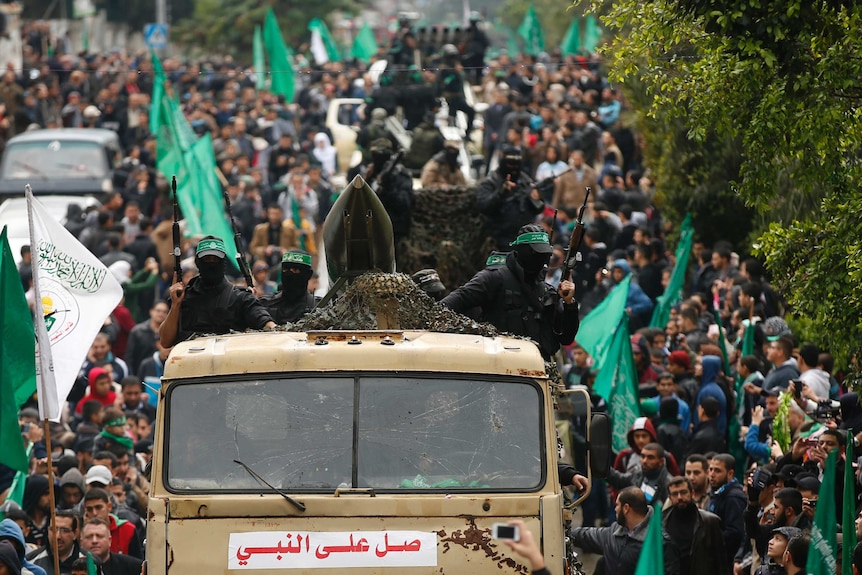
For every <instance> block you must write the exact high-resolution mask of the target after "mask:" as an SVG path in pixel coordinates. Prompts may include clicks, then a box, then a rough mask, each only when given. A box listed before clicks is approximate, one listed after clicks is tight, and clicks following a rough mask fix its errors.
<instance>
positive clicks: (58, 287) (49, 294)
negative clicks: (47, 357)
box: [39, 266, 81, 345]
mask: <svg viewBox="0 0 862 575" xmlns="http://www.w3.org/2000/svg"><path fill="white" fill-rule="evenodd" d="M40 267H41V266H40ZM39 281H40V285H39V287H40V292H41V294H40V295H41V296H42V315H43V316H44V317H45V329H47V330H48V337H49V338H50V340H51V344H52V345H53V344H55V343H57V342H58V341H60V340H61V339H63V338H64V337H66V336H67V335H69V334H70V333H72V332H74V331H75V326H76V325H78V322H79V321H80V319H81V310H80V308H79V307H78V302H77V300H75V296H73V295H72V293H71V292H69V290H68V289H66V288H65V286H63V284H61V283H60V282H58V281H57V280H55V279H54V278H52V277H50V276H46V277H43V278H40V280H39Z"/></svg>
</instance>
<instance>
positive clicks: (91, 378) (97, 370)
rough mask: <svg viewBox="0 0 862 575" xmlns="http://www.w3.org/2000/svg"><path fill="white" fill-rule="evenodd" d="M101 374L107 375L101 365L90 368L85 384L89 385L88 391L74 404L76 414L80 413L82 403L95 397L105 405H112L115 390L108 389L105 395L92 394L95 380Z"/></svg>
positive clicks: (82, 406)
mask: <svg viewBox="0 0 862 575" xmlns="http://www.w3.org/2000/svg"><path fill="white" fill-rule="evenodd" d="M102 375H108V372H107V370H105V369H102V368H101V367H93V368H91V369H90V372H89V373H88V374H87V384H88V385H89V386H90V393H88V394H87V395H85V396H84V397H82V398H81V400H80V401H79V402H78V404H77V405H76V406H75V413H76V414H78V415H81V411H82V410H83V409H84V404H85V403H86V402H88V401H90V400H93V399H95V400H96V401H98V402H99V403H101V404H102V405H103V406H105V407H111V406H112V405H114V402H115V401H116V400H117V392H115V391H114V390H113V389H109V390H108V393H107V395H105V396H98V395H94V394H93V389H94V388H95V385H96V380H97V379H98V378H99V377H100V376H102Z"/></svg>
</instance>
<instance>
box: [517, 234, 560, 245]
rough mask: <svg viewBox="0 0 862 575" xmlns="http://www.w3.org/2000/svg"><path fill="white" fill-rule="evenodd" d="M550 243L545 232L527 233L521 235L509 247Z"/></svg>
mask: <svg viewBox="0 0 862 575" xmlns="http://www.w3.org/2000/svg"><path fill="white" fill-rule="evenodd" d="M550 243H551V241H550V239H548V234H547V232H529V233H526V234H521V235H520V236H518V237H517V239H515V241H514V242H512V243H510V244H509V245H510V246H517V245H520V244H550Z"/></svg>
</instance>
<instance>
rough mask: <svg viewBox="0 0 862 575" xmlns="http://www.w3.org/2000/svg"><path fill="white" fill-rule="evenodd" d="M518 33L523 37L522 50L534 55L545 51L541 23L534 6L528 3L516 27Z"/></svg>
mask: <svg viewBox="0 0 862 575" xmlns="http://www.w3.org/2000/svg"><path fill="white" fill-rule="evenodd" d="M518 35H519V36H520V37H521V38H523V39H524V52H526V53H527V54H530V55H531V56H536V55H538V54H539V52H544V51H545V36H544V34H542V24H541V23H540V22H539V17H538V16H537V15H536V7H535V6H533V5H532V4H530V8H529V9H528V10H527V13H526V14H524V19H523V20H522V21H521V25H520V26H519V27H518Z"/></svg>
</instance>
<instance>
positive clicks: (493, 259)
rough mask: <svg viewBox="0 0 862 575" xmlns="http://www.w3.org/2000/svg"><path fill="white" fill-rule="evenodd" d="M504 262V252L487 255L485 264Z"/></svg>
mask: <svg viewBox="0 0 862 575" xmlns="http://www.w3.org/2000/svg"><path fill="white" fill-rule="evenodd" d="M504 263H506V254H491V255H490V256H488V261H486V262H485V265H486V266H499V265H502V264H504Z"/></svg>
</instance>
